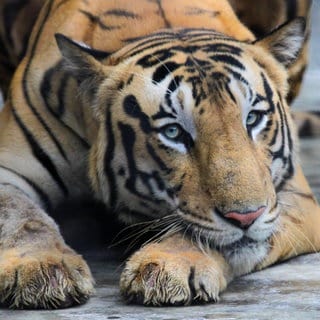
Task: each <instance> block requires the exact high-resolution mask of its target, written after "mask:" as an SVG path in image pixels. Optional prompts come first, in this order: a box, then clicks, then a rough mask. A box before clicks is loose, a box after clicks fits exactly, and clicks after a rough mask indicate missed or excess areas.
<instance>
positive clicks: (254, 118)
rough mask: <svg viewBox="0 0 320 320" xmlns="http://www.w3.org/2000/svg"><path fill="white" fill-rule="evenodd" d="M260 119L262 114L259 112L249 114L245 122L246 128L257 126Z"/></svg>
mask: <svg viewBox="0 0 320 320" xmlns="http://www.w3.org/2000/svg"><path fill="white" fill-rule="evenodd" d="M262 117H263V113H262V112H259V111H251V112H249V114H248V116H247V120H246V125H247V127H249V128H252V127H254V126H256V125H257V124H259V122H260V121H261V119H262Z"/></svg>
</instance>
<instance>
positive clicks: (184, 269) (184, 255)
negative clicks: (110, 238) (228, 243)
mask: <svg viewBox="0 0 320 320" xmlns="http://www.w3.org/2000/svg"><path fill="white" fill-rule="evenodd" d="M231 280H232V272H231V268H230V267H229V265H228V263H227V262H226V260H225V259H224V258H223V256H222V255H221V254H220V253H218V252H217V251H211V252H210V253H204V252H202V251H201V250H200V249H199V248H197V247H196V246H195V245H193V244H192V243H191V242H190V241H189V240H187V239H185V238H184V237H183V236H182V235H176V236H174V237H171V238H168V239H166V240H164V241H162V242H159V243H152V244H148V245H146V246H144V247H143V248H142V249H140V250H139V251H137V252H136V253H135V254H134V255H133V256H132V257H131V258H130V260H129V261H128V262H127V264H126V267H125V269H124V271H123V273H122V276H121V279H120V290H121V293H122V295H123V296H124V297H125V298H126V300H127V301H129V302H137V303H143V304H146V305H186V304H190V303H194V302H209V301H217V300H218V297H219V293H220V292H221V291H223V290H224V289H225V288H226V286H227V284H228V282H230V281H231Z"/></svg>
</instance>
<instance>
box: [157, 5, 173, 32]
mask: <svg viewBox="0 0 320 320" xmlns="http://www.w3.org/2000/svg"><path fill="white" fill-rule="evenodd" d="M157 4H158V7H159V13H160V16H161V17H162V19H163V21H164V25H165V27H166V28H171V23H170V22H169V21H168V19H167V17H166V14H165V12H164V10H163V7H162V3H161V0H157Z"/></svg>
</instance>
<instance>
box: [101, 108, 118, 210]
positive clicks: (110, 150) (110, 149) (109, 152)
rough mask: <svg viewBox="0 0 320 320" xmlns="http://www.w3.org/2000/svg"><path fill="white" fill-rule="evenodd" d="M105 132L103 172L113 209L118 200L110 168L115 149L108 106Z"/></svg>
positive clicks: (114, 180) (110, 204)
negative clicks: (105, 143)
mask: <svg viewBox="0 0 320 320" xmlns="http://www.w3.org/2000/svg"><path fill="white" fill-rule="evenodd" d="M106 133H107V141H108V145H107V149H106V153H105V156H104V172H105V174H106V176H107V178H108V184H109V206H110V208H111V209H114V208H115V206H116V204H117V200H118V190H117V184H116V179H115V174H114V171H113V169H112V160H113V158H114V150H115V138H114V134H113V130H112V121H111V112H110V106H108V111H107V114H106Z"/></svg>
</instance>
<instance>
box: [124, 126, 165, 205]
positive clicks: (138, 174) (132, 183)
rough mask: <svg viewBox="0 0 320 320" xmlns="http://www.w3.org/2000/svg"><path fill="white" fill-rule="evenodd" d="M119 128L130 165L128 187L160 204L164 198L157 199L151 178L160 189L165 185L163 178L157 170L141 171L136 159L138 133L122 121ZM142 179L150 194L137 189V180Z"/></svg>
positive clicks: (133, 192)
mask: <svg viewBox="0 0 320 320" xmlns="http://www.w3.org/2000/svg"><path fill="white" fill-rule="evenodd" d="M118 127H119V130H120V132H121V139H122V145H123V148H124V151H125V154H126V158H127V165H128V171H129V172H128V173H129V177H128V178H127V180H126V183H125V186H126V188H127V189H128V190H129V191H130V192H131V193H132V194H134V195H136V196H138V197H139V198H141V199H143V200H146V201H150V202H152V203H155V204H160V203H162V202H163V200H159V199H156V198H155V197H154V196H155V195H154V193H153V188H152V185H151V183H150V181H151V180H154V181H155V182H156V183H157V184H158V187H159V188H160V189H163V187H164V185H163V182H162V181H161V179H159V174H158V172H156V171H152V172H150V173H149V172H144V171H141V170H140V169H139V168H138V167H137V165H136V160H135V152H134V144H135V142H136V133H135V131H134V130H133V129H132V127H131V126H129V125H127V124H124V123H122V122H119V123H118ZM138 180H139V181H141V183H142V184H143V185H144V186H145V187H146V189H147V190H148V194H144V193H142V192H141V191H140V190H138V189H137V186H136V184H137V181H138Z"/></svg>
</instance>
